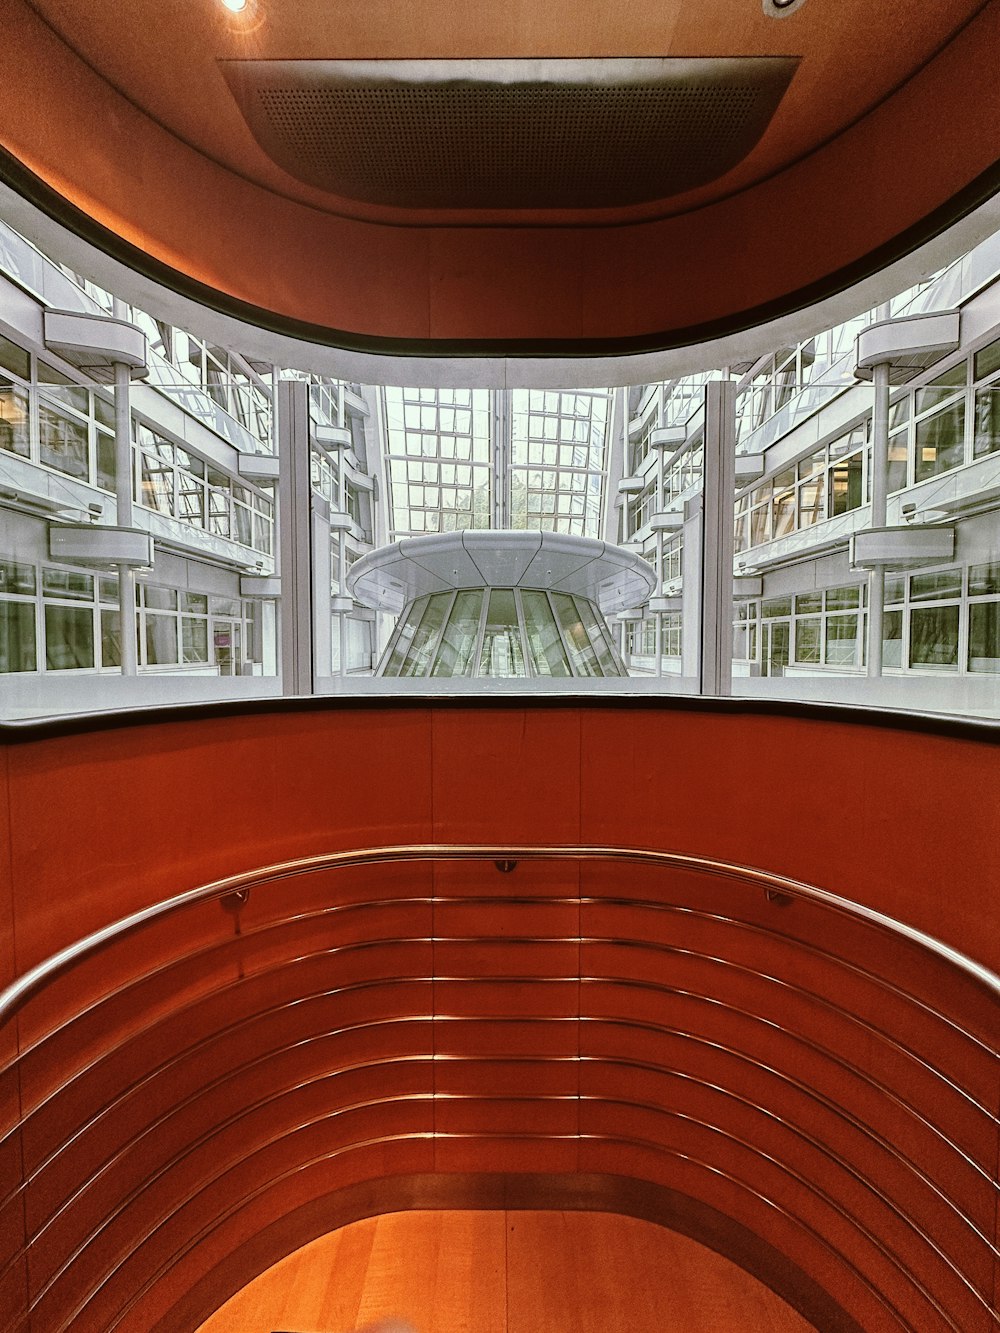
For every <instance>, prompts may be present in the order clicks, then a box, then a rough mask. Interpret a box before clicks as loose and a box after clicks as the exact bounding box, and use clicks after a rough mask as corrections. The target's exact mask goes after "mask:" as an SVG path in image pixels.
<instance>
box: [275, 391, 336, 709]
mask: <svg viewBox="0 0 1000 1333" xmlns="http://www.w3.org/2000/svg"><path fill="white" fill-rule="evenodd" d="M311 489H312V488H311V482H310V476H309V385H308V384H307V383H306V381H305V380H281V381H279V384H278V505H277V512H278V573H279V575H280V577H281V605H280V610H279V616H280V623H281V657H280V661H281V689H282V693H283V694H286V695H298V694H311V693H312V689H313V620H312V606H313V595H312V560H311V559H310V557H311V554H312V541H311V532H310V529H311V500H312V497H311ZM328 591H329V590H328Z"/></svg>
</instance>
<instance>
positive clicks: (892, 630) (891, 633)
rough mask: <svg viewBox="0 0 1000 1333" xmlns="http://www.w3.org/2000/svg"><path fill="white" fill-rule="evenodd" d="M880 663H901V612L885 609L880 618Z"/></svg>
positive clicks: (898, 664)
mask: <svg viewBox="0 0 1000 1333" xmlns="http://www.w3.org/2000/svg"><path fill="white" fill-rule="evenodd" d="M882 665H883V667H901V666H902V665H903V613H902V611H886V613H885V615H884V617H883V619H882Z"/></svg>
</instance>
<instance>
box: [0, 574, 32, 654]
mask: <svg viewBox="0 0 1000 1333" xmlns="http://www.w3.org/2000/svg"><path fill="white" fill-rule="evenodd" d="M37 664H38V658H37V653H36V645H35V569H34V566H33V565H26V564H21V563H19V562H17V561H13V560H4V561H0V675H6V674H10V673H12V672H17V671H34V670H35V669H36V667H37Z"/></svg>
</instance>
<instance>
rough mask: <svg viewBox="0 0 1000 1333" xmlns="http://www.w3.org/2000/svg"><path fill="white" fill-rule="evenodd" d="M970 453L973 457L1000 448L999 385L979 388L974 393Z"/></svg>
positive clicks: (990, 452) (979, 456)
mask: <svg viewBox="0 0 1000 1333" xmlns="http://www.w3.org/2000/svg"><path fill="white" fill-rule="evenodd" d="M975 413H976V416H975V423H974V425H973V431H972V453H973V456H974V457H975V458H981V457H982V456H983V454H992V453H995V452H996V450H997V449H1000V385H997V384H994V385H993V386H992V387H991V388H989V389H980V390H979V392H978V393H977V394H976V407H975Z"/></svg>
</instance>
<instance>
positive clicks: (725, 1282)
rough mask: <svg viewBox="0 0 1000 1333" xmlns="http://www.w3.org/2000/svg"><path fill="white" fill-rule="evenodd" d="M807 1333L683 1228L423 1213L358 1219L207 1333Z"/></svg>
mask: <svg viewBox="0 0 1000 1333" xmlns="http://www.w3.org/2000/svg"><path fill="white" fill-rule="evenodd" d="M393 1318H395V1319H401V1320H405V1321H406V1322H408V1323H409V1324H410V1325H412V1328H413V1329H414V1330H415V1331H416V1333H456V1331H457V1330H459V1329H470V1330H475V1333H565V1331H566V1329H568V1328H572V1329H574V1330H575V1331H576V1333H740V1331H741V1330H745V1331H746V1333H751V1331H752V1333H805V1330H807V1329H809V1328H811V1325H810V1324H807V1323H806V1321H805V1320H804V1319H802V1317H801V1316H800V1315H798V1314H796V1313H795V1311H794V1310H792V1309H791V1308H790V1307H789V1306H787V1305H786V1304H785V1303H784V1302H783V1301H782V1300H780V1299H779V1298H778V1297H777V1296H775V1295H774V1293H773V1292H770V1291H768V1289H767V1288H766V1287H765V1286H763V1284H762V1283H760V1282H757V1281H756V1280H755V1279H754V1278H752V1277H750V1275H749V1274H747V1273H744V1272H743V1271H742V1270H741V1269H739V1268H737V1267H736V1266H735V1265H734V1264H731V1263H730V1262H729V1261H728V1260H726V1259H723V1258H722V1257H721V1256H720V1255H717V1254H713V1252H712V1251H711V1250H708V1249H706V1248H705V1247H704V1246H702V1245H699V1244H697V1243H696V1242H695V1241H693V1240H688V1239H687V1238H686V1237H684V1236H680V1235H678V1234H677V1233H676V1232H673V1231H668V1230H666V1229H665V1228H663V1227H657V1226H654V1225H653V1224H652V1223H649V1222H641V1221H637V1220H636V1219H634V1218H626V1217H617V1216H615V1215H614V1214H608V1213H567V1212H558V1211H553V1212H499V1211H484V1212H414V1213H392V1214H388V1215H385V1216H382V1217H378V1218H371V1219H369V1220H367V1221H364V1222H355V1223H353V1224H352V1225H351V1226H348V1227H343V1228H342V1229H341V1230H340V1231H336V1232H333V1233H332V1234H331V1235H329V1236H324V1237H322V1238H321V1239H320V1240H317V1241H314V1242H313V1243H312V1244H310V1245H307V1246H305V1247H304V1248H303V1249H302V1250H299V1251H298V1252H297V1253H296V1254H293V1255H290V1256H289V1257H288V1258H287V1259H285V1260H283V1261H282V1262H281V1263H280V1264H277V1265H276V1266H275V1267H274V1268H272V1269H270V1270H269V1271H268V1272H267V1273H264V1274H262V1275H261V1276H260V1277H259V1278H257V1279H256V1280H255V1281H254V1282H252V1283H251V1284H250V1285H249V1286H248V1287H247V1288H246V1289H245V1290H244V1291H242V1292H241V1293H240V1294H239V1295H237V1296H234V1297H233V1298H232V1300H230V1301H228V1302H227V1303H226V1305H224V1306H223V1307H222V1309H221V1310H219V1312H218V1313H217V1314H215V1315H214V1316H213V1317H212V1318H211V1319H209V1320H208V1321H207V1322H206V1323H204V1324H203V1325H202V1326H201V1329H200V1333H272V1330H277V1329H301V1328H316V1329H319V1328H323V1329H329V1330H331V1333H340V1330H345V1331H346V1330H347V1329H353V1328H359V1327H361V1326H362V1325H364V1324H367V1323H368V1322H373V1321H375V1320H382V1319H393Z"/></svg>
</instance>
